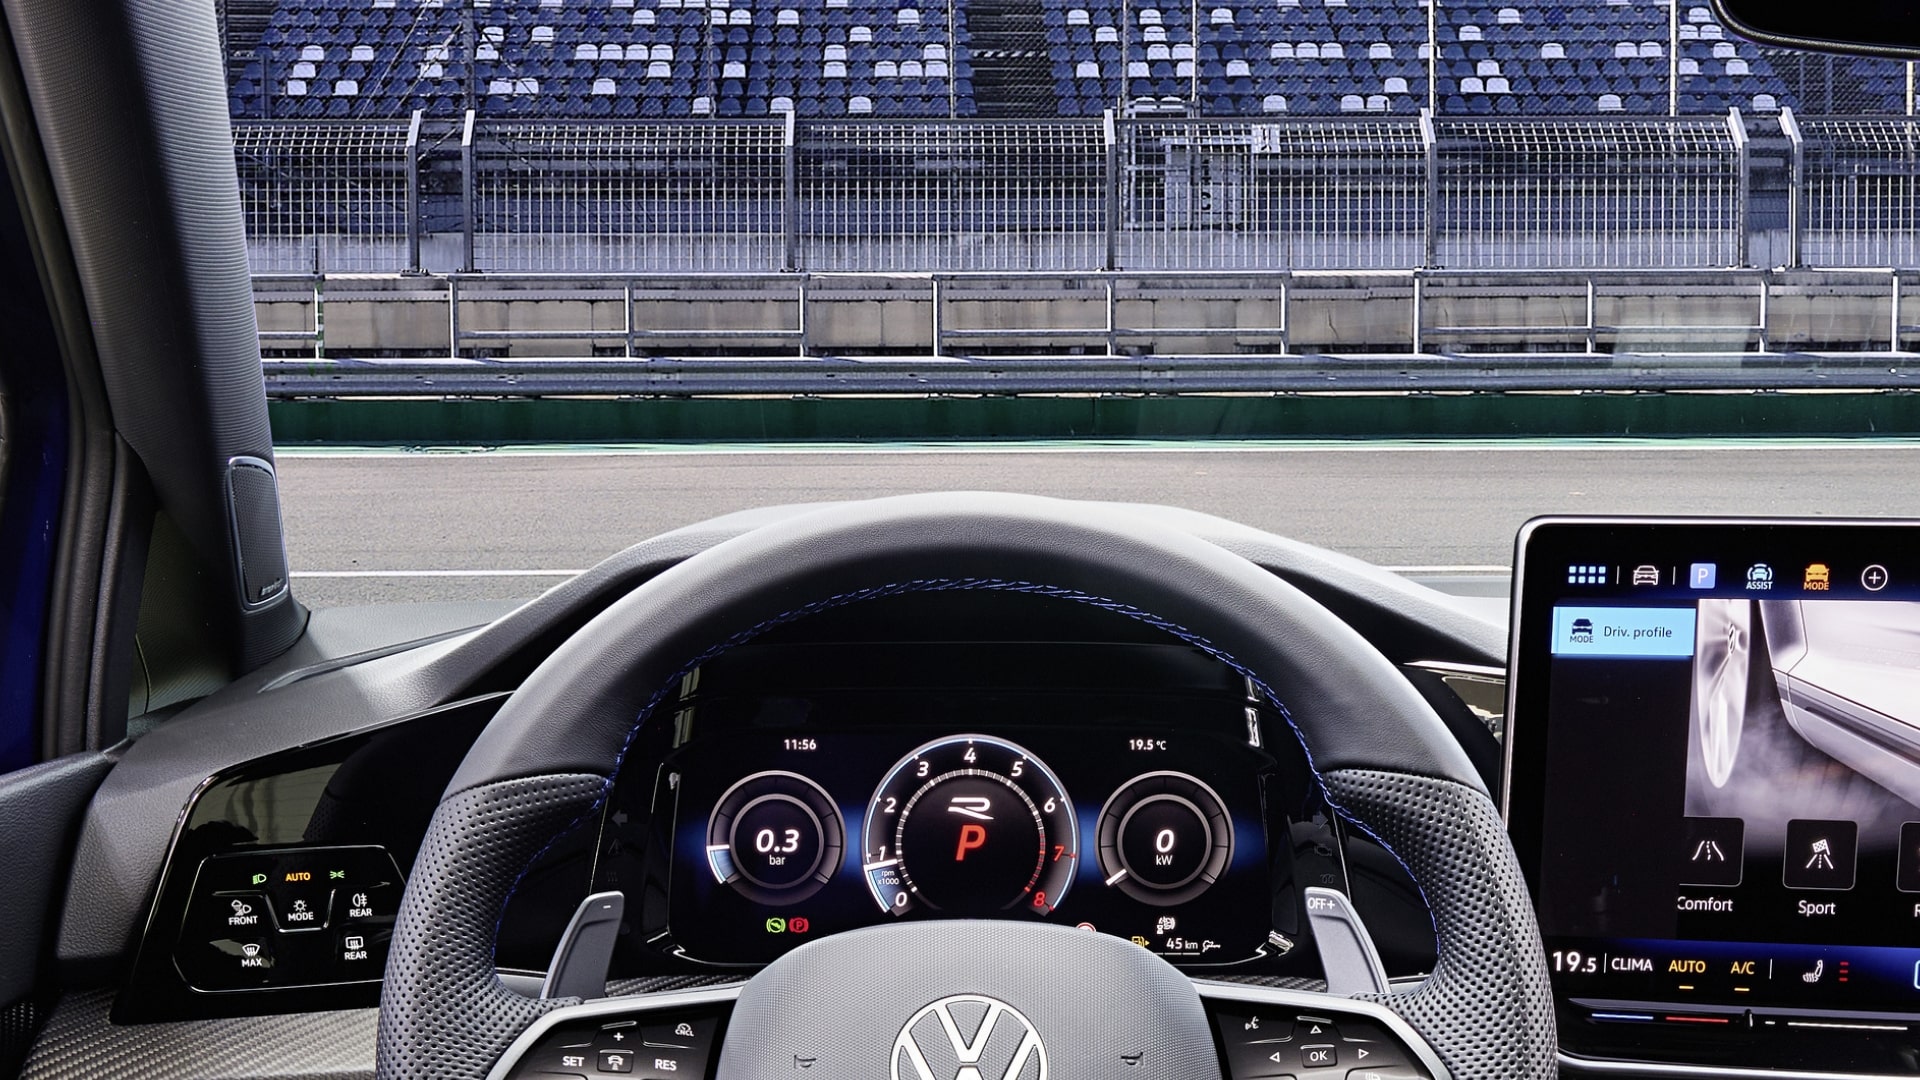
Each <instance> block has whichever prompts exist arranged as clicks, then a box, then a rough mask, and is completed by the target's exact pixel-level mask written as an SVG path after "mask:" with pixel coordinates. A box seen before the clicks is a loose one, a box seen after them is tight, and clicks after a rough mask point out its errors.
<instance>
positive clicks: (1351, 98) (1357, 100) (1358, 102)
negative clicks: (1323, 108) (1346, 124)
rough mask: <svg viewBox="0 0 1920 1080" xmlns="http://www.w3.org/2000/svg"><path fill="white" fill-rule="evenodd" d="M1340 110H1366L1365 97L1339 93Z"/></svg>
mask: <svg viewBox="0 0 1920 1080" xmlns="http://www.w3.org/2000/svg"><path fill="white" fill-rule="evenodd" d="M1340 111H1341V112H1366V111H1367V99H1366V98H1363V97H1361V96H1360V95H1359V94H1342V95H1340Z"/></svg>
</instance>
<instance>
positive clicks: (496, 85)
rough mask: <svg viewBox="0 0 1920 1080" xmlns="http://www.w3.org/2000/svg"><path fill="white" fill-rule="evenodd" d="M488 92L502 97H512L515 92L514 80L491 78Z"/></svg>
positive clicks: (488, 83)
mask: <svg viewBox="0 0 1920 1080" xmlns="http://www.w3.org/2000/svg"><path fill="white" fill-rule="evenodd" d="M487 93H488V94H492V95H499V96H501V97H510V96H512V94H513V80H512V79H490V80H488V82H487Z"/></svg>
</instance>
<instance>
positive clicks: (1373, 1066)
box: [1212, 1002, 1427, 1080]
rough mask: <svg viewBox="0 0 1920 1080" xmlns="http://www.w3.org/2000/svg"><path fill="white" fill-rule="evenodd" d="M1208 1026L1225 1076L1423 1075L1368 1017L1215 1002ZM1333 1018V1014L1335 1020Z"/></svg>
mask: <svg viewBox="0 0 1920 1080" xmlns="http://www.w3.org/2000/svg"><path fill="white" fill-rule="evenodd" d="M1212 1011H1213V1024H1214V1030H1215V1031H1217V1032H1218V1033H1219V1036H1220V1041H1221V1043H1222V1044H1223V1046H1224V1047H1225V1050H1226V1055H1225V1056H1226V1061H1227V1070H1228V1076H1229V1080H1272V1078H1274V1077H1279V1076H1289V1075H1291V1076H1299V1075H1302V1074H1305V1075H1308V1076H1312V1077H1315V1078H1316V1080H1317V1078H1319V1077H1332V1076H1336V1075H1338V1072H1337V1071H1336V1070H1339V1069H1342V1068H1347V1067H1351V1072H1350V1073H1349V1080H1364V1078H1362V1077H1359V1076H1358V1075H1356V1074H1359V1073H1378V1074H1379V1076H1380V1080H1415V1078H1418V1077H1424V1076H1426V1075H1427V1074H1425V1073H1422V1072H1421V1071H1420V1070H1419V1069H1418V1068H1415V1067H1414V1066H1413V1065H1412V1064H1410V1063H1411V1062H1412V1061H1413V1060H1414V1057H1413V1055H1412V1054H1411V1053H1410V1052H1409V1051H1408V1050H1407V1049H1406V1048H1405V1046H1404V1045H1403V1043H1402V1041H1401V1038H1400V1037H1399V1036H1398V1035H1396V1034H1395V1033H1394V1032H1393V1031H1391V1030H1389V1028H1388V1027H1387V1026H1386V1025H1385V1024H1382V1023H1380V1022H1379V1021H1377V1020H1374V1019H1372V1018H1370V1017H1368V1016H1363V1015H1357V1014H1356V1015H1345V1014H1343V1013H1341V1012H1340V1011H1338V1010H1333V1009H1325V1010H1321V1009H1316V1010H1315V1011H1313V1012H1301V1011H1296V1010H1292V1009H1284V1010H1283V1009H1246V1008H1241V1007H1238V1006H1237V1005H1236V1004H1235V1003H1229V1002H1217V1003H1215V1006H1214V1008H1213V1010H1212ZM1336 1017H1337V1019H1336Z"/></svg>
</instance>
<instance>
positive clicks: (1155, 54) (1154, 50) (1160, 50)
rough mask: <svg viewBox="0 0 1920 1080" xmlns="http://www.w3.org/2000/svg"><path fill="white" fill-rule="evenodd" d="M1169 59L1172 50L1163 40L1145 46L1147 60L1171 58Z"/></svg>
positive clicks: (1171, 55)
mask: <svg viewBox="0 0 1920 1080" xmlns="http://www.w3.org/2000/svg"><path fill="white" fill-rule="evenodd" d="M1171 59H1173V50H1172V49H1169V48H1167V44H1166V42H1164V41H1161V42H1155V43H1154V44H1152V45H1149V46H1147V60H1148V61H1150V62H1151V61H1154V60H1171Z"/></svg>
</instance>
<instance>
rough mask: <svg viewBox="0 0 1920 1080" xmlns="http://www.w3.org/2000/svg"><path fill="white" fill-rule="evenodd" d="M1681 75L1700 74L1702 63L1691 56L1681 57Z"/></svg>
mask: <svg viewBox="0 0 1920 1080" xmlns="http://www.w3.org/2000/svg"><path fill="white" fill-rule="evenodd" d="M1680 74H1682V75H1698V74H1700V61H1698V60H1695V59H1694V58H1693V57H1691V56H1683V57H1681V58H1680Z"/></svg>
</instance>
